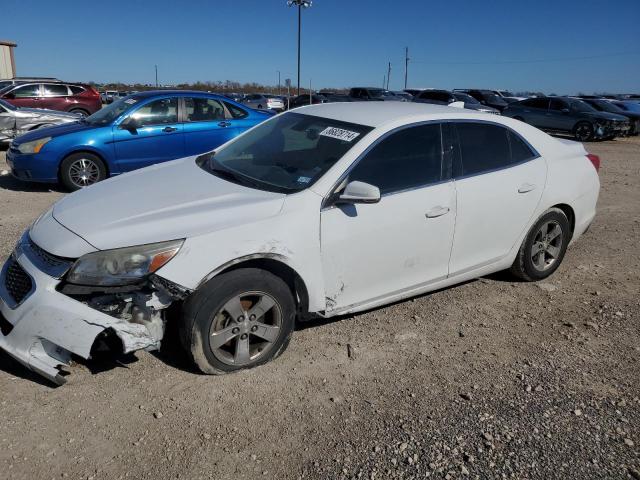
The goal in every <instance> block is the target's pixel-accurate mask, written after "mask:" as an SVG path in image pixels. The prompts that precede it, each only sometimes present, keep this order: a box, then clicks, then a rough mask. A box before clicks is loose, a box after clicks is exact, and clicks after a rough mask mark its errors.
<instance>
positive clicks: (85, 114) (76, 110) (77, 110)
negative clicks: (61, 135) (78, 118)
mask: <svg viewBox="0 0 640 480" xmlns="http://www.w3.org/2000/svg"><path fill="white" fill-rule="evenodd" d="M69 113H77V114H79V115H82V116H83V117H88V116H89V115H90V113H89V112H87V111H86V110H85V109H83V108H72V109H71V110H69Z"/></svg>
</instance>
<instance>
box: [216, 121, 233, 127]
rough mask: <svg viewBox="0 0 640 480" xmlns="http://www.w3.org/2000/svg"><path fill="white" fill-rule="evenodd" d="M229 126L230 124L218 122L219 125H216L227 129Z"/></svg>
mask: <svg viewBox="0 0 640 480" xmlns="http://www.w3.org/2000/svg"><path fill="white" fill-rule="evenodd" d="M229 125H231V122H220V123H218V126H219V127H228V126H229Z"/></svg>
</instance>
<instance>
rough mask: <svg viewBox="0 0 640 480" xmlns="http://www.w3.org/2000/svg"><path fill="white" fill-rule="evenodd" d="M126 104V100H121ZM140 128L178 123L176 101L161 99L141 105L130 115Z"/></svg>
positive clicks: (174, 99) (173, 99)
mask: <svg viewBox="0 0 640 480" xmlns="http://www.w3.org/2000/svg"><path fill="white" fill-rule="evenodd" d="M122 102H123V103H126V100H122ZM131 116H132V117H133V118H134V119H136V120H137V121H138V123H139V124H140V125H141V126H145V125H158V124H163V123H176V122H177V121H178V99H177V98H161V99H158V100H154V101H153V102H149V103H147V104H146V105H143V106H142V107H140V108H139V109H138V110H136V111H135V112H133V114H132V115H131Z"/></svg>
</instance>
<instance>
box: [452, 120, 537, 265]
mask: <svg viewBox="0 0 640 480" xmlns="http://www.w3.org/2000/svg"><path fill="white" fill-rule="evenodd" d="M450 128H452V129H453V131H454V146H455V155H454V156H455V158H454V177H455V187H456V196H457V215H456V230H455V236H454V241H453V248H452V251H451V263H450V265H449V270H450V274H451V275H456V274H461V273H464V272H468V271H471V270H475V269H477V268H480V267H483V266H485V265H489V264H492V263H495V262H497V261H498V260H500V259H503V258H504V257H505V256H506V255H507V254H508V253H509V252H510V250H511V249H512V248H513V246H514V245H515V244H516V243H517V242H518V240H519V238H520V236H521V234H522V233H523V232H524V229H525V228H526V227H527V225H528V224H529V222H530V221H531V218H532V216H533V214H534V211H535V209H536V207H537V205H538V202H539V201H540V197H541V196H542V192H543V190H544V186H545V180H546V169H547V167H546V162H545V161H544V159H543V158H541V157H539V156H538V154H537V153H536V152H535V150H533V148H532V147H530V146H529V145H528V144H527V143H526V142H525V141H524V140H523V139H522V138H521V137H520V136H519V135H518V134H517V133H515V132H513V131H512V130H510V129H507V128H505V127H504V126H502V125H498V124H493V123H490V122H454V123H451V124H450ZM456 137H457V141H455V139H456Z"/></svg>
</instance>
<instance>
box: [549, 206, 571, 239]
mask: <svg viewBox="0 0 640 480" xmlns="http://www.w3.org/2000/svg"><path fill="white" fill-rule="evenodd" d="M550 208H558V209H560V210H562V213H564V214H565V215H566V216H567V219H568V220H569V228H570V229H571V232H570V233H571V238H573V232H574V230H575V228H576V213H575V212H574V211H573V208H572V207H571V206H570V205H568V204H566V203H558V204H556V205H552V206H551V207H550Z"/></svg>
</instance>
